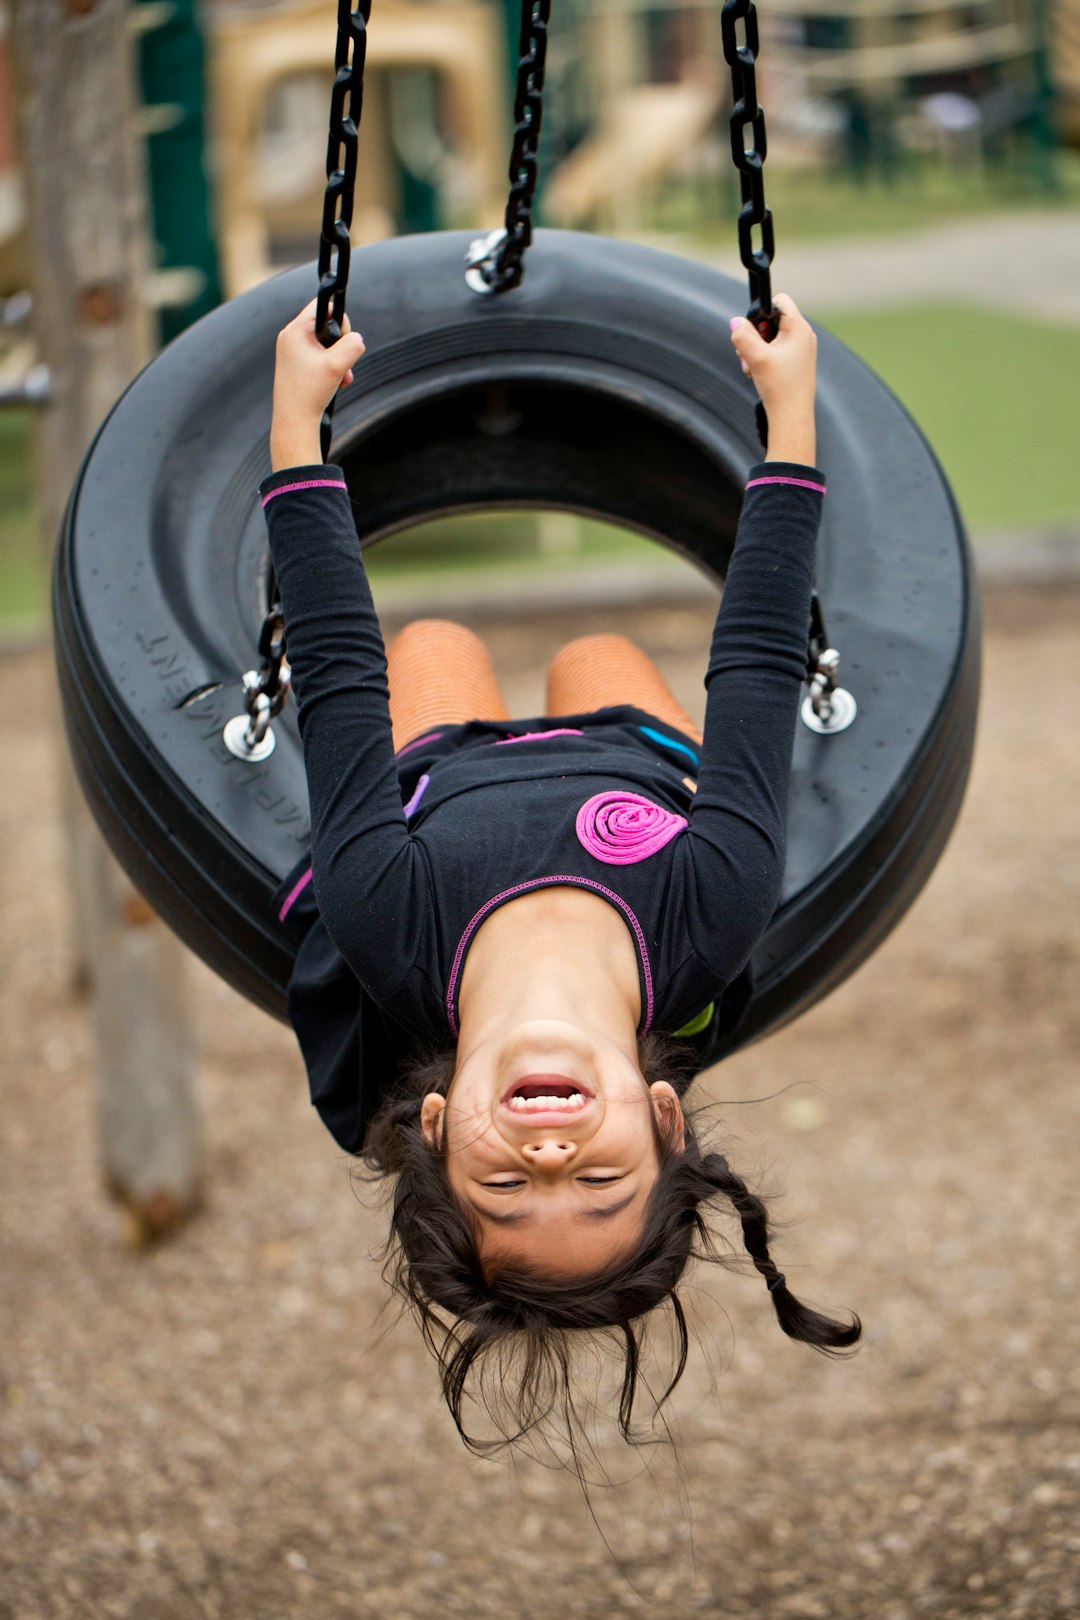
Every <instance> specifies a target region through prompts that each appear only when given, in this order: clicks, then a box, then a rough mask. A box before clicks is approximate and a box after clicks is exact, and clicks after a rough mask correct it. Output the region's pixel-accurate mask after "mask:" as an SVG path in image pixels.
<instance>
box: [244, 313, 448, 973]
mask: <svg viewBox="0 0 1080 1620" xmlns="http://www.w3.org/2000/svg"><path fill="white" fill-rule="evenodd" d="M314 310H315V300H314V299H313V300H312V302H311V303H310V304H309V305H308V306H307V308H306V309H305V310H303V311H301V313H300V315H298V316H297V318H296V320H295V321H292V322H291V323H290V324H289V325H288V326H287V327H285V328H283V330H282V332H281V333H280V335H279V337H278V343H277V352H276V363H275V373H274V414H273V425H272V428H271V433H270V444H271V462H272V464H273V471H272V472H271V473H270V474H269V476H268V477H266V478H264V479H263V480H262V482H261V484H260V485H259V494H260V497H261V499H262V503H263V510H264V512H265V515H266V524H267V530H268V533H269V539H270V552H271V556H272V557H273V561H274V570H275V573H276V575H277V582H278V588H279V590H280V592H281V603H282V608H283V611H284V614H285V629H286V636H287V641H288V658H289V663H290V666H291V668H292V674H293V681H294V685H295V689H296V697H297V705H298V714H299V724H300V735H301V738H302V741H303V745H304V767H305V771H306V774H307V781H308V797H309V802H310V808H311V837H312V868H313V881H314V886H315V893H316V897H317V899H318V903H319V910H320V913H321V914H322V918H323V921H324V923H325V924H326V927H327V930H328V931H329V933H330V935H331V937H332V938H333V940H334V942H335V944H336V945H337V947H338V949H339V950H340V951H341V953H342V955H343V956H344V957H345V959H346V961H348V963H349V965H350V966H351V967H352V968H353V970H354V972H355V973H356V974H357V977H358V978H359V979H360V980H361V982H362V983H364V984H365V985H367V987H368V988H369V989H370V990H371V993H372V994H373V995H375V996H376V998H380V997H385V996H387V995H389V994H391V993H392V992H393V990H395V989H396V988H397V986H398V984H400V982H401V980H402V979H403V978H404V976H405V974H406V973H407V971H408V969H409V967H410V966H411V962H412V958H413V955H414V954H415V947H416V944H417V941H418V937H419V935H418V925H417V923H416V917H417V914H418V912H420V913H421V914H422V911H423V907H422V906H421V905H419V904H418V902H419V898H420V897H419V896H418V895H417V894H416V893H414V890H415V889H416V886H417V884H418V883H420V884H422V881H423V874H422V873H421V872H420V871H419V870H418V868H417V863H416V861H415V851H414V849H413V847H412V843H411V840H410V839H409V837H408V831H407V827H406V824H405V818H404V815H403V813H402V808H401V793H400V788H399V785H398V777H397V769H396V765H395V761H394V748H393V740H392V732H391V726H390V709H389V692H388V687H387V679H386V654H385V650H384V647H383V639H382V633H381V630H380V628H379V621H378V618H377V616H376V613H375V606H374V603H373V601H372V598H371V589H370V587H369V585H368V581H367V575H366V573H365V570H364V564H363V561H362V558H361V552H360V545H359V542H358V540H357V536H356V525H355V523H354V522H353V516H352V505H351V502H350V497H349V492H348V488H347V486H346V483H345V477H344V474H343V473H342V471H341V468H340V467H338V466H335V465H332V464H324V463H323V461H322V457H321V454H320V445H319V422H320V419H321V417H322V413H323V410H324V409H325V406H326V403H327V401H328V399H329V398H330V397H331V395H332V394H333V392H334V390H335V389H336V388H338V387H340V386H341V385H342V383H343V382H347V381H348V380H349V379H350V378H351V375H352V373H351V371H350V370H348V369H347V368H348V366H349V364H350V358H351V359H358V358H359V355H360V353H361V352H362V340H361V339H360V338H359V337H358V336H357V335H356V334H348V333H346V335H344V336H342V337H341V338H340V339H339V341H338V342H337V343H335V344H334V345H333V347H331V348H329V349H324V348H323V347H322V345H321V344H320V343H319V341H318V339H317V338H316V337H315V330H314V328H315V315H314ZM344 324H345V325H346V326H348V319H347V317H346V321H345V323H344Z"/></svg>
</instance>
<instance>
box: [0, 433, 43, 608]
mask: <svg viewBox="0 0 1080 1620" xmlns="http://www.w3.org/2000/svg"><path fill="white" fill-rule="evenodd" d="M33 432H34V424H33V418H32V415H31V412H30V410H29V409H25V410H20V409H10V410H2V411H0V620H3V621H4V622H5V623H6V624H7V625H8V626H9V628H10V627H13V626H14V625H15V624H17V623H23V622H25V623H27V624H29V625H32V624H36V623H42V622H43V621H44V618H45V613H46V608H47V603H48V570H47V567H46V564H45V561H44V559H43V557H42V555H41V540H40V530H39V526H38V516H37V501H36V492H35V489H34V455H33V451H34V440H33Z"/></svg>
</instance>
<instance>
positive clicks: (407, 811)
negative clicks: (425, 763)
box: [402, 771, 431, 821]
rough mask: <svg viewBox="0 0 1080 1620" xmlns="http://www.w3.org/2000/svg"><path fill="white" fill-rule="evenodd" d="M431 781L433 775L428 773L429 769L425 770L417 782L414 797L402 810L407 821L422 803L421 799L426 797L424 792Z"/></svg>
mask: <svg viewBox="0 0 1080 1620" xmlns="http://www.w3.org/2000/svg"><path fill="white" fill-rule="evenodd" d="M430 781H431V777H430V776H429V775H428V773H427V771H425V772H424V774H423V776H422V777H421V778H420V780H419V782H417V784H416V787H415V789H414V791H413V796H412V798H411V799H410V800H409V802H408V804H407V805H406V806H405V807H404V809H403V810H402V815H403V816H404V817H405V820H406V821H408V819H409V817H410V816H411V815H412V813H413V811H414V810H415V809H416V807H417V805H418V804H419V803H420V800H421V799H422V798H423V797H424V794H425V792H426V791H427V785H428V783H429V782H430Z"/></svg>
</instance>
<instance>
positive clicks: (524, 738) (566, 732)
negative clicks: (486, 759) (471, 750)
mask: <svg viewBox="0 0 1080 1620" xmlns="http://www.w3.org/2000/svg"><path fill="white" fill-rule="evenodd" d="M584 735H585V733H584V732H583V731H582V730H581V727H580V726H559V727H558V728H557V729H556V730H555V731H523V732H522V733H521V735H520V736H518V737H496V739H495V741H494V742H493V743H488V745H487V746H488V747H489V748H505V747H506V745H507V743H516V742H544V741H545V739H546V738H548V737H584Z"/></svg>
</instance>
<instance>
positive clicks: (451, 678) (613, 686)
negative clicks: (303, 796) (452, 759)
mask: <svg viewBox="0 0 1080 1620" xmlns="http://www.w3.org/2000/svg"><path fill="white" fill-rule="evenodd" d="M386 656H387V664H388V667H389V678H390V719H391V721H392V723H393V728H394V748H395V749H399V748H404V746H405V744H406V743H407V742H411V741H412V739H413V738H414V737H419V736H421V735H422V734H423V733H424V732H425V731H430V730H432V729H433V728H434V727H436V726H445V725H458V724H460V723H461V722H463V721H465V720H509V718H510V712H509V710H508V709H507V707H506V702H505V700H504V698H503V695H502V692H501V691H500V690H499V681H498V677H497V676H496V674H495V670H494V668H493V666H492V663H491V656H490V654H489V653H488V650H487V648H486V647H485V645H484V643H483V642H482V641H481V639H480V637H479V636H478V635H476V634H475V633H474V632H473V631H472V630H467V629H466V628H465V626H464V625H461V624H453V623H451V621H450V620H449V619H414V620H413V622H412V623H411V624H407V625H406V626H405V627H404V629H403V630H401V631H399V632H398V634H397V635H396V636H395V637H394V639H393V641H392V642H391V643H390V646H389V648H388V649H387V655H386ZM616 703H632V704H634V705H635V707H637V708H639V709H646V710H647V711H648V712H649V714H654V715H656V717H657V719H658V720H663V721H666V722H667V724H668V725H670V726H676V727H677V728H678V729H679V730H680V731H684V732H686V733H687V735H688V736H690V737H694V738H696V739H697V741H698V742H699V743H700V741H701V732H700V731H699V730H698V728H697V726H695V724H694V722H693V721H692V720H691V718H690V716H689V715H688V714H687V713H686V710H685V709H684V708H683V707H682V705H681V704H680V703H678V701H677V700H676V698H675V697H674V695H673V693H672V692H671V690H670V688H669V686H668V684H667V682H666V681H665V680H664V677H663V676H662V675H661V673H660V671H659V670H658V669H657V667H656V665H655V664H654V663H653V661H652V659H651V658H650V657H649V656H648V654H647V653H644V652H642V650H641V648H640V647H636V646H635V645H634V643H633V642H632V641H629V640H627V638H626V636H617V635H595V636H580V637H578V639H577V640H576V641H568V642H567V643H566V645H565V646H564V647H560V648H559V651H558V652H557V653H556V654H555V656H554V658H553V659H552V660H551V664H550V666H549V668H548V673H547V695H546V701H545V704H544V713H545V714H547V715H561V714H586V713H588V712H589V711H590V710H592V709H605V708H607V707H608V706H609V705H610V704H616Z"/></svg>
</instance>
